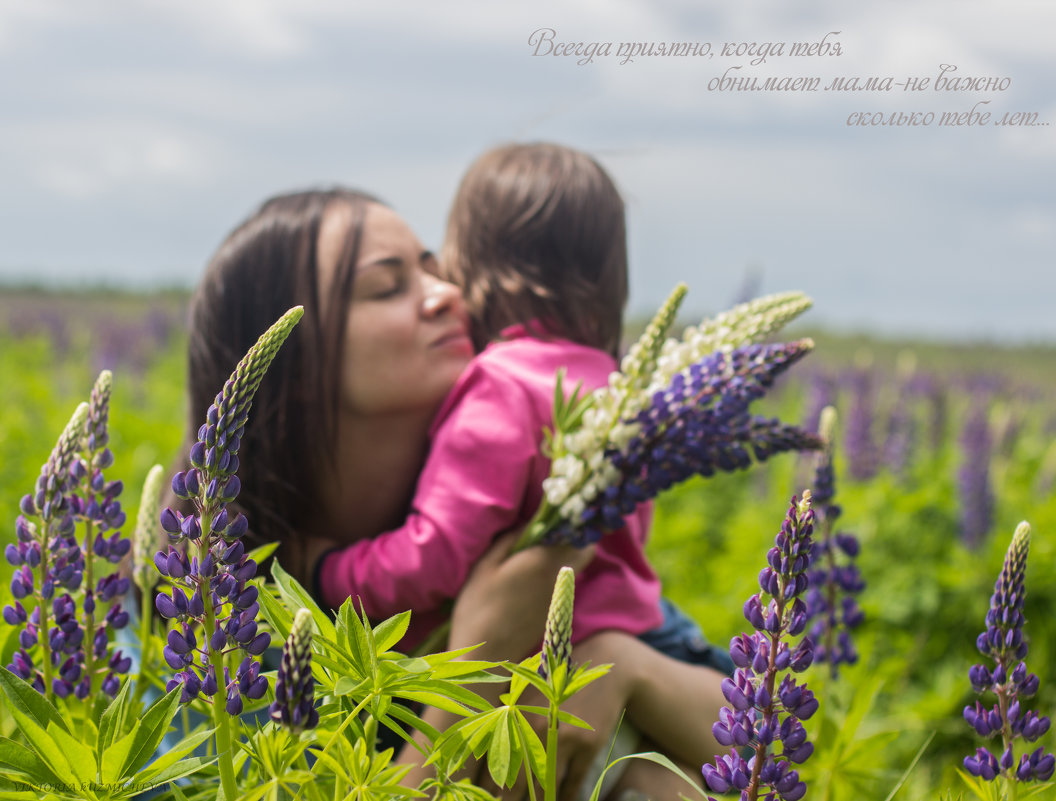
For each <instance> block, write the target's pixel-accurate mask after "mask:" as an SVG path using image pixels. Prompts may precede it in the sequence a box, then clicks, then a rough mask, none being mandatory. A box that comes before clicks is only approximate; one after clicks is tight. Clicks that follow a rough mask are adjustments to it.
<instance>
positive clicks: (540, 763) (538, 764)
mask: <svg viewBox="0 0 1056 801" xmlns="http://www.w3.org/2000/svg"><path fill="white" fill-rule="evenodd" d="M516 722H517V731H516V735H517V742H518V744H519V745H520V751H521V753H522V754H524V756H525V758H526V759H527V764H528V768H529V770H531V772H532V773H533V774H535V775H536V776H539V777H540V778H542V777H543V776H545V775H546V749H545V748H543V743H542V741H541V740H540V739H539V734H538V733H537V732H536V731H535V729H533V728H532V727H531V725H530V724H529V723H528V720H527V719H526V718H525V717H524V715H518V716H517V718H516Z"/></svg>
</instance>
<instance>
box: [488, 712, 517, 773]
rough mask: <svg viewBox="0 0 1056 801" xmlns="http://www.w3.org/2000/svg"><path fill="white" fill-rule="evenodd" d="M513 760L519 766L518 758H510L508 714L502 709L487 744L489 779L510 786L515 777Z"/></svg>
mask: <svg viewBox="0 0 1056 801" xmlns="http://www.w3.org/2000/svg"><path fill="white" fill-rule="evenodd" d="M514 762H516V763H517V764H516V767H517V768H520V760H519V759H518V760H512V759H511V758H510V714H509V712H508V710H504V714H503V715H502V719H501V721H500V722H499V724H498V725H497V726H496V727H495V728H494V730H493V731H492V735H491V742H490V743H489V744H488V773H489V774H490V775H491V780H492V781H493V782H495V784H497V785H498V786H499V787H512V786H513V782H514V781H515V780H516V778H517V774H516V772H515V769H514ZM511 774H512V775H511Z"/></svg>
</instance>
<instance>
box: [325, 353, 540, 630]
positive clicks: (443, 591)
mask: <svg viewBox="0 0 1056 801" xmlns="http://www.w3.org/2000/svg"><path fill="white" fill-rule="evenodd" d="M534 419H535V416H534V415H533V413H532V410H531V408H530V404H529V399H528V398H527V397H526V395H525V392H524V390H523V389H522V387H521V386H520V385H518V384H517V383H516V382H514V381H512V380H510V379H508V378H506V377H505V376H503V375H502V374H498V375H496V374H495V373H494V371H487V370H483V369H480V368H478V367H475V366H474V365H470V367H469V368H468V369H467V371H466V373H465V374H464V375H463V376H462V378H461V379H460V380H459V383H458V385H457V386H456V388H455V389H454V390H453V392H452V396H451V397H450V398H448V400H447V401H445V403H444V408H443V409H442V410H441V412H440V416H439V418H438V422H437V423H436V424H435V425H434V433H433V441H432V445H431V448H430V452H429V457H428V460H427V462H426V465H425V468H424V469H423V471H422V474H421V476H420V477H419V480H418V486H417V489H416V490H415V497H414V502H413V504H412V509H411V512H410V514H409V516H408V518H407V520H406V522H405V523H404V525H403V526H401V527H400V528H398V529H394V530H393V531H389V532H385V533H384V534H381V535H379V536H378V537H375V538H373V539H369V540H361V541H359V542H356V543H354V544H353V545H350V546H348V547H345V548H343V549H340V550H337V551H332V552H330V553H329V554H327V555H326V556H325V557H324V558H323V561H322V563H321V565H320V566H319V570H318V574H317V575H318V581H319V590H320V592H321V595H322V598H323V600H324V601H325V602H326V603H328V604H330V605H331V606H335V607H336V606H339V605H340V604H341V603H342V602H343V601H344V600H345V599H346V598H349V597H352V598H358V599H360V600H361V601H362V604H363V607H364V609H365V611H366V613H367V614H368V615H369V616H371V617H386V616H389V615H393V614H396V613H398V612H402V611H404V610H407V609H410V610H412V611H424V610H429V609H434V608H436V607H437V606H438V605H439V604H440V603H441V602H442V601H444V600H447V599H450V598H453V597H454V596H455V595H456V594H457V593H458V590H459V589H460V588H461V586H462V584H463V582H464V581H465V579H466V576H467V575H468V573H469V569H470V567H471V566H472V565H473V563H474V562H475V561H477V559H479V558H480V557H481V555H483V553H484V552H485V550H487V548H488V546H489V545H490V544H491V542H492V540H493V539H494V537H495V535H496V534H498V533H499V532H502V531H505V530H507V529H509V528H511V527H512V526H513V525H515V524H516V522H517V521H518V518H519V515H520V513H521V507H522V504H523V501H524V495H525V492H526V489H527V486H528V465H529V464H530V463H531V461H532V460H533V459H537V458H538V453H539V451H538V449H539V437H540V431H538V430H535V429H536V428H537V426H535V425H533V422H532V421H533V420H534Z"/></svg>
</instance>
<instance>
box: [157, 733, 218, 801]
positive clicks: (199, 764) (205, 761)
mask: <svg viewBox="0 0 1056 801" xmlns="http://www.w3.org/2000/svg"><path fill="white" fill-rule="evenodd" d="M210 734H211V732H210ZM214 762H216V758H215V757H212V758H206V757H183V758H182V759H180V760H178V761H176V762H175V763H174V764H173V765H171V766H169V767H168V768H166V769H165V770H163V771H161V772H160V773H156V774H150V773H147V772H144V774H143V776H144V777H147V776H149V781H150V782H151V783H153V784H166V783H168V782H172V781H175V780H176V779H182V778H183V777H184V776H190V775H191V774H193V773H197V772H198V771H200V770H201V769H202V768H204V767H206V766H207V765H211V764H213V763H214ZM217 797H219V796H217Z"/></svg>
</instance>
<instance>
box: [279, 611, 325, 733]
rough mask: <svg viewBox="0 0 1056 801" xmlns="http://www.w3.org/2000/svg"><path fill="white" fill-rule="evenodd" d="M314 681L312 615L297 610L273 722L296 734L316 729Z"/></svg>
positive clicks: (284, 650) (281, 666)
mask: <svg viewBox="0 0 1056 801" xmlns="http://www.w3.org/2000/svg"><path fill="white" fill-rule="evenodd" d="M314 685H315V680H314V679H313V678H312V614H311V612H309V611H308V610H307V609H298V610H297V614H296V615H294V618H293V626H292V627H291V628H290V636H289V637H287V638H286V642H285V644H284V645H283V647H282V662H281V663H280V664H279V673H278V676H277V677H276V679H275V701H274V703H272V705H271V707H270V709H269V712H270V714H271V719H272V720H274V721H275V722H276V723H278V724H280V725H283V726H286V727H287V728H288V729H290V730H291V731H293V732H294V733H295V734H296V733H298V732H300V731H303V730H304V729H313V728H315V726H316V725H317V724H318V722H319V712H318V711H317V710H316V708H315V694H314V689H313V688H314Z"/></svg>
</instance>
